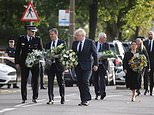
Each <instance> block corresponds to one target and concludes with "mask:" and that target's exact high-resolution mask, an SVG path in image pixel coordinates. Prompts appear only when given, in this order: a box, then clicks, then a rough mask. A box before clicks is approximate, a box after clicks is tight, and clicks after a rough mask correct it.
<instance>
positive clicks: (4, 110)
mask: <svg viewBox="0 0 154 115" xmlns="http://www.w3.org/2000/svg"><path fill="white" fill-rule="evenodd" d="M74 95H77V94H75V93H72V94H68V95H65V96H66V97H69V96H74ZM55 98H60V96H55ZM46 100H47V99H40V100H37V102H39V103H27V102H26V103H24V104H18V105H15V106H14V108H5V109H2V110H0V113H3V112H6V111H11V110H15V109H17V108H18V107H31V106H36V105H41V104H44V103H42V102H44V101H46ZM65 101H71V100H65ZM59 102H60V100H56V101H54V103H59Z"/></svg>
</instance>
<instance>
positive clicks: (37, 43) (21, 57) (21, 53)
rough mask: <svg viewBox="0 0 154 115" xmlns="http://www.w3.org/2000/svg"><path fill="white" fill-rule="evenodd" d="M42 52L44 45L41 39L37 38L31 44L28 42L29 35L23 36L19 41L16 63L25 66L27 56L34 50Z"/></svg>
mask: <svg viewBox="0 0 154 115" xmlns="http://www.w3.org/2000/svg"><path fill="white" fill-rule="evenodd" d="M34 49H37V50H42V49H43V45H42V41H41V39H40V37H38V36H36V37H34V38H33V39H32V41H31V42H29V41H28V40H27V35H22V36H20V38H19V39H18V41H17V45H16V53H15V63H16V64H20V65H23V64H25V60H26V58H27V54H28V53H30V52H32V50H34Z"/></svg>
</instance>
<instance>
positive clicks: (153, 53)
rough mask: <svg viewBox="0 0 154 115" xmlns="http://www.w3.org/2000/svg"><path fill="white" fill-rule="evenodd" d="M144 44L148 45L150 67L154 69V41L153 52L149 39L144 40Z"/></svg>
mask: <svg viewBox="0 0 154 115" xmlns="http://www.w3.org/2000/svg"><path fill="white" fill-rule="evenodd" d="M144 46H145V47H146V49H147V52H148V55H149V59H150V67H151V68H152V69H154V42H153V47H152V51H151V52H150V51H149V40H145V41H144Z"/></svg>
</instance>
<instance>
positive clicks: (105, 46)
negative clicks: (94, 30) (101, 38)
mask: <svg viewBox="0 0 154 115" xmlns="http://www.w3.org/2000/svg"><path fill="white" fill-rule="evenodd" d="M95 44H96V47H97V44H98V41H97V42H95ZM106 50H109V44H108V43H103V45H102V48H101V52H103V51H106ZM100 63H102V64H103V65H104V68H105V69H106V70H107V68H108V62H107V59H104V60H101V62H100Z"/></svg>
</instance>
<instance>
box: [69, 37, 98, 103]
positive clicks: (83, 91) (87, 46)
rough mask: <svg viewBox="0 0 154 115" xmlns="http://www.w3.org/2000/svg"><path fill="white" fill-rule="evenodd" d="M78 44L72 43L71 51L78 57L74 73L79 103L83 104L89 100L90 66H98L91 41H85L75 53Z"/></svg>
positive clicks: (76, 42) (95, 52) (94, 48)
mask: <svg viewBox="0 0 154 115" xmlns="http://www.w3.org/2000/svg"><path fill="white" fill-rule="evenodd" d="M78 43H79V42H78V41H74V42H73V44H72V49H73V51H75V52H77V55H78V65H77V66H76V67H75V72H76V75H77V80H78V87H79V91H80V98H81V102H83V103H84V102H87V101H89V100H91V94H90V90H89V79H90V75H91V71H92V65H98V60H97V51H96V47H95V44H94V42H93V41H92V40H90V39H85V42H84V45H83V49H82V51H81V52H78V51H77V46H78ZM92 57H93V59H92ZM92 62H93V63H92Z"/></svg>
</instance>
